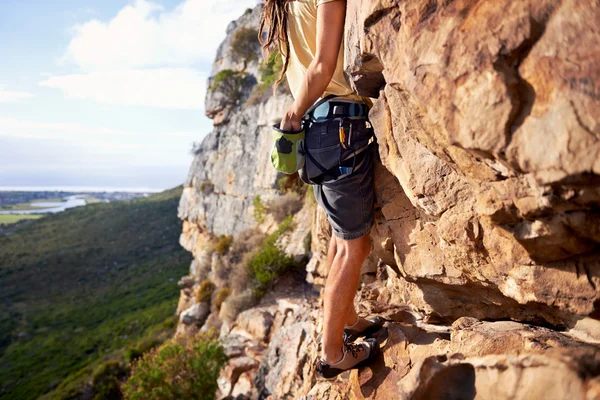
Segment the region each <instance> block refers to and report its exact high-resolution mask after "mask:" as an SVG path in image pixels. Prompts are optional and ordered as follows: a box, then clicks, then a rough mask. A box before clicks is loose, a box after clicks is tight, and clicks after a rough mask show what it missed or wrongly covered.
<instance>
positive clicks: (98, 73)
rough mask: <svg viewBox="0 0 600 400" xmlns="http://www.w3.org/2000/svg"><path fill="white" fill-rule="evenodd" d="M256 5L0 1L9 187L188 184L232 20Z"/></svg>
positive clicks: (199, 0)
mask: <svg viewBox="0 0 600 400" xmlns="http://www.w3.org/2000/svg"><path fill="white" fill-rule="evenodd" d="M256 3H257V1H256V0H178V1H175V0H153V1H147V0H130V1H127V0H121V1H117V0H102V1H101V0H93V1H92V0H54V1H47V0H18V1H17V0H0V54H1V59H2V62H1V63H0V187H2V186H11V187H14V186H44V187H68V186H79V187H81V186H91V187H115V188H119V187H122V188H124V187H129V188H131V187H147V188H155V189H164V188H169V187H173V186H176V185H178V184H180V183H182V182H183V180H184V179H185V176H186V174H187V170H188V168H189V165H190V163H191V155H190V151H189V150H190V148H191V145H192V143H193V142H198V141H201V140H202V138H203V137H204V136H205V135H206V134H207V133H208V132H210V130H211V127H212V124H211V121H210V120H208V119H207V118H206V117H205V116H204V93H205V91H206V79H207V77H208V75H209V73H210V67H211V65H212V62H213V59H214V56H215V52H216V49H217V47H218V45H219V43H220V42H221V41H222V40H223V38H224V37H225V29H226V27H227V24H228V23H229V22H230V21H231V20H234V19H236V18H238V17H239V16H240V15H242V13H243V12H244V10H245V9H246V8H248V7H253V6H254V5H255V4H256Z"/></svg>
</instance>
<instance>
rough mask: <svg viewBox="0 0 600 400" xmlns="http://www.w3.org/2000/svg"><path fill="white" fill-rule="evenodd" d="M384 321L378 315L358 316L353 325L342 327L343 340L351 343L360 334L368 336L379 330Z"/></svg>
mask: <svg viewBox="0 0 600 400" xmlns="http://www.w3.org/2000/svg"><path fill="white" fill-rule="evenodd" d="M384 323H385V321H384V320H383V319H381V318H379V317H374V318H369V319H364V318H358V321H356V323H355V324H354V325H352V326H350V327H345V328H344V341H345V342H347V343H351V342H354V341H355V340H356V339H358V338H359V337H361V336H365V337H369V336H371V335H373V334H374V333H375V332H377V331H378V330H380V329H381V328H382V327H383V324H384Z"/></svg>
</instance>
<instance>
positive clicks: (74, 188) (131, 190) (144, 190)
mask: <svg viewBox="0 0 600 400" xmlns="http://www.w3.org/2000/svg"><path fill="white" fill-rule="evenodd" d="M165 190H168V189H157V188H148V187H124V188H117V187H110V186H0V192H69V193H75V192H87V193H90V192H96V193H99V192H108V193H111V192H126V193H148V192H151V193H159V192H163V191H165Z"/></svg>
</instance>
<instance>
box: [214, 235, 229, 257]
mask: <svg viewBox="0 0 600 400" xmlns="http://www.w3.org/2000/svg"><path fill="white" fill-rule="evenodd" d="M232 243H233V236H231V235H221V236H219V241H218V242H217V244H216V245H215V252H216V253H217V254H218V255H220V256H222V255H224V254H227V252H228V251H229V248H230V247H231V244H232Z"/></svg>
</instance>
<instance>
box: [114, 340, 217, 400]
mask: <svg viewBox="0 0 600 400" xmlns="http://www.w3.org/2000/svg"><path fill="white" fill-rule="evenodd" d="M226 361H227V356H226V355H225V351H224V349H223V347H222V346H221V345H220V344H219V342H218V341H217V340H216V339H214V338H213V337H212V335H210V334H209V335H203V336H199V337H197V338H194V339H188V340H186V341H184V342H182V343H176V342H172V341H171V342H168V343H167V344H165V345H163V346H161V347H160V348H158V349H155V350H152V351H151V352H150V353H148V354H146V355H144V356H143V357H142V358H140V359H139V360H138V361H137V362H135V363H134V365H133V368H132V373H131V377H130V378H129V380H127V382H125V384H124V385H123V393H124V394H125V398H126V399H132V400H138V399H140V400H142V399H143V400H154V399H156V400H158V399H160V400H164V399H206V400H211V399H215V397H216V391H217V378H218V377H219V371H220V370H221V368H222V367H223V366H224V365H225V362H226Z"/></svg>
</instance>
